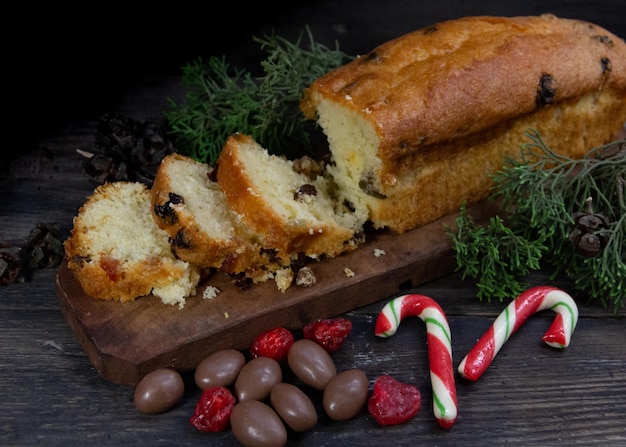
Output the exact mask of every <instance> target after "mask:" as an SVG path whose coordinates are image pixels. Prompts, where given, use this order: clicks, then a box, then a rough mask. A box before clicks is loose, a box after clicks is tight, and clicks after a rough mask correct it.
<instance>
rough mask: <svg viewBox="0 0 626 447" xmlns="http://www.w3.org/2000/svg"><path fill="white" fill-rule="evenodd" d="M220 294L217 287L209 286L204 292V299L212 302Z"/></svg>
mask: <svg viewBox="0 0 626 447" xmlns="http://www.w3.org/2000/svg"><path fill="white" fill-rule="evenodd" d="M220 292H221V290H220V289H218V288H217V287H215V286H207V288H206V289H204V292H202V298H203V299H205V300H212V299H213V298H215V297H216V296H217V294H218V293H220Z"/></svg>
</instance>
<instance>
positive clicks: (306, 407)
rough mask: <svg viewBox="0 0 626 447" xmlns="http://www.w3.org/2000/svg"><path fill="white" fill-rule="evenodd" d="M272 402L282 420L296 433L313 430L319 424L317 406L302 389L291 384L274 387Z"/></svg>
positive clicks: (271, 396) (271, 393) (271, 395)
mask: <svg viewBox="0 0 626 447" xmlns="http://www.w3.org/2000/svg"><path fill="white" fill-rule="evenodd" d="M270 402H271V403H272V407H274V410H276V413H278V415H279V416H280V418H281V419H282V420H283V422H285V424H287V425H288V426H289V427H290V428H291V429H292V430H293V431H295V432H304V431H307V430H311V429H312V428H313V427H315V425H316V424H317V412H316V410H315V405H313V402H311V399H309V396H307V395H306V394H305V393H304V392H303V391H302V390H301V389H300V388H298V387H297V386H295V385H292V384H290V383H279V384H276V385H274V388H272V391H271V392H270Z"/></svg>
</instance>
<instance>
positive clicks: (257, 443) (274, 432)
mask: <svg viewBox="0 0 626 447" xmlns="http://www.w3.org/2000/svg"><path fill="white" fill-rule="evenodd" d="M259 358H263V357H259ZM230 426H231V429H232V431H233V435H234V436H235V438H236V439H237V441H239V442H240V443H241V444H243V445H244V446H246V447H281V446H284V445H285V444H287V429H286V428H285V425H284V424H283V422H282V421H281V420H280V417H279V416H278V414H276V412H275V411H274V410H273V409H272V408H271V407H270V406H269V405H266V404H264V403H263V402H259V401H258V400H252V399H251V400H246V401H243V402H239V403H238V404H237V405H235V408H233V411H232V413H231V414H230Z"/></svg>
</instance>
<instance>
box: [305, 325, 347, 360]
mask: <svg viewBox="0 0 626 447" xmlns="http://www.w3.org/2000/svg"><path fill="white" fill-rule="evenodd" d="M351 330H352V321H350V320H348V319H347V318H342V317H336V318H326V319H322V320H317V321H314V322H313V323H309V324H307V325H306V326H304V328H302V335H303V337H304V338H307V339H309V340H313V341H314V342H315V343H317V344H318V345H320V346H322V347H323V348H324V349H325V350H326V352H328V353H332V352H335V351H336V350H338V349H339V348H341V346H342V345H343V342H344V341H346V338H348V335H349V334H350V331H351Z"/></svg>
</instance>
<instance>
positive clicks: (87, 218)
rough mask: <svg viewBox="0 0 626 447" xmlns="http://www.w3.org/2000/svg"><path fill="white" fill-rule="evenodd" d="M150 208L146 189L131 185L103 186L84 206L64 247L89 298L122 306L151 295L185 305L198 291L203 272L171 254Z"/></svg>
mask: <svg viewBox="0 0 626 447" xmlns="http://www.w3.org/2000/svg"><path fill="white" fill-rule="evenodd" d="M150 207H151V203H150V192H149V191H148V189H147V187H146V186H145V185H144V184H143V183H133V182H115V183H105V184H103V185H100V186H98V187H97V188H96V189H95V191H94V192H93V194H92V195H91V196H89V197H88V198H87V200H86V202H85V203H84V204H83V206H81V208H80V209H79V211H78V214H77V215H76V216H75V218H74V222H73V228H72V230H71V233H70V236H69V237H68V238H67V239H66V241H65V243H64V247H65V253H66V257H67V259H68V267H69V268H70V270H72V272H73V273H74V275H75V277H76V278H77V279H78V281H79V283H80V284H81V286H82V288H83V290H84V291H85V293H86V294H88V295H90V296H92V297H95V298H99V299H103V300H118V301H121V302H127V301H132V300H134V299H136V298H138V297H140V296H145V295H149V294H153V295H155V296H157V297H159V298H160V299H161V300H162V301H163V302H164V303H166V304H171V305H174V304H177V305H178V306H179V307H183V306H184V305H185V298H187V297H188V296H190V295H192V294H194V293H195V291H196V287H197V285H198V282H199V280H200V268H199V267H198V266H197V265H195V264H192V263H188V262H185V261H182V260H180V259H177V258H176V257H175V256H174V255H173V254H172V251H171V250H170V244H169V236H168V234H167V233H166V232H165V231H163V230H162V229H160V228H159V227H158V226H157V224H156V223H155V221H154V219H153V218H152V215H151V213H150Z"/></svg>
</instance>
